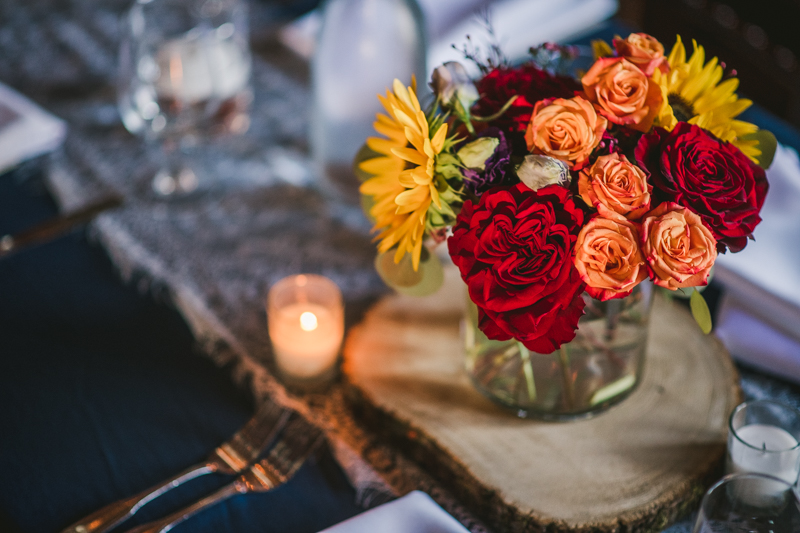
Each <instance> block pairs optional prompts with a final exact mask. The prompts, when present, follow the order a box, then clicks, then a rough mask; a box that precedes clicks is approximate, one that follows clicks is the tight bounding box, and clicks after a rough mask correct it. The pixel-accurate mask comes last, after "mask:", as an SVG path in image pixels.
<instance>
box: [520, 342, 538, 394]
mask: <svg viewBox="0 0 800 533" xmlns="http://www.w3.org/2000/svg"><path fill="white" fill-rule="evenodd" d="M517 347H518V348H519V356H520V357H521V358H522V371H523V372H524V373H525V385H526V386H527V387H528V399H529V400H530V401H531V402H535V401H536V383H535V382H534V380H533V365H531V353H530V352H529V351H528V349H527V348H526V347H525V345H524V344H522V343H521V342H519V341H517Z"/></svg>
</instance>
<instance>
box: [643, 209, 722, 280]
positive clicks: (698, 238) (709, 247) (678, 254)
mask: <svg viewBox="0 0 800 533" xmlns="http://www.w3.org/2000/svg"><path fill="white" fill-rule="evenodd" d="M642 252H644V256H645V259H646V260H647V269H648V270H649V271H650V277H651V278H653V282H654V283H655V284H656V285H659V286H661V287H665V288H667V289H670V290H673V291H674V290H676V289H679V288H682V287H697V286H699V285H705V284H706V283H708V272H709V271H710V270H711V267H712V266H714V261H715V260H716V259H717V241H716V239H714V236H713V235H712V234H711V230H709V229H708V228H707V227H706V226H705V225H704V224H703V222H702V221H701V220H700V216H699V215H698V214H697V213H695V212H693V211H691V210H690V209H687V208H685V207H681V206H680V205H678V204H676V203H672V202H665V203H663V204H661V205H660V206H658V207H656V208H655V209H653V210H652V211H651V212H649V213H647V214H646V215H645V217H644V220H643V221H642Z"/></svg>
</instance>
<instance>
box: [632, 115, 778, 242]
mask: <svg viewBox="0 0 800 533" xmlns="http://www.w3.org/2000/svg"><path fill="white" fill-rule="evenodd" d="M634 154H635V156H636V161H637V162H638V164H639V166H640V167H641V168H643V169H644V170H646V171H647V172H648V173H649V174H650V176H651V179H650V183H651V184H652V185H653V194H654V195H655V197H656V199H658V200H660V201H662V202H664V201H669V202H675V203H677V204H679V205H682V206H683V207H688V208H689V209H691V210H692V211H694V212H695V213H697V214H698V215H700V218H701V219H702V220H703V223H705V224H706V225H707V226H708V227H709V229H711V232H712V233H713V234H714V237H715V238H716V239H717V241H718V242H717V249H718V250H719V251H720V252H724V251H725V250H726V248H730V249H731V251H733V252H738V251H739V250H741V249H742V248H744V247H745V245H746V244H747V238H748V237H751V236H752V234H753V229H754V228H755V227H756V225H757V224H758V223H759V222H761V217H760V216H759V212H760V211H761V207H762V206H763V205H764V198H765V197H766V195H767V189H768V187H769V185H768V184H767V175H766V173H765V172H764V169H763V168H761V167H759V166H758V165H756V164H755V163H753V162H752V161H750V159H748V157H747V156H746V155H744V154H743V153H742V152H741V150H739V149H738V148H736V147H735V146H734V145H732V144H730V143H727V142H723V141H720V140H719V139H717V138H716V137H714V136H713V135H712V134H710V133H709V132H707V131H705V130H704V129H702V128H700V127H698V126H695V125H693V124H688V123H686V122H679V123H678V125H677V126H675V129H673V130H672V131H671V132H670V131H667V130H665V129H663V128H656V129H655V130H653V132H652V133H650V134H648V135H644V136H643V137H642V138H641V139H640V140H639V144H637V145H636V150H635V152H634ZM654 205H655V204H654Z"/></svg>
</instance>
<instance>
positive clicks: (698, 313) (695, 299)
mask: <svg viewBox="0 0 800 533" xmlns="http://www.w3.org/2000/svg"><path fill="white" fill-rule="evenodd" d="M689 307H690V308H691V309H692V316H693V317H694V319H695V321H696V322H697V325H698V326H700V329H701V330H702V331H703V333H705V334H706V335H708V334H709V333H711V311H709V309H708V304H707V303H706V299H705V298H703V295H702V294H700V293H699V292H697V291H692V296H691V297H690V298H689Z"/></svg>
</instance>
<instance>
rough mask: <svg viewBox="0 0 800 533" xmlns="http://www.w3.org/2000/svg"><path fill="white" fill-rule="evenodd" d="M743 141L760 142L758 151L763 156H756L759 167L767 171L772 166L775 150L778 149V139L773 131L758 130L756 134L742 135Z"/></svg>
mask: <svg viewBox="0 0 800 533" xmlns="http://www.w3.org/2000/svg"><path fill="white" fill-rule="evenodd" d="M741 140H743V141H758V149H759V150H761V155H759V156H756V159H757V160H758V166H760V167H761V168H764V169H767V168H769V166H770V165H771V164H772V160H773V159H774V158H775V150H777V149H778V139H776V138H775V136H774V135H773V134H772V132H771V131H767V130H758V131H756V132H754V133H748V134H747V135H742V137H741Z"/></svg>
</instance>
